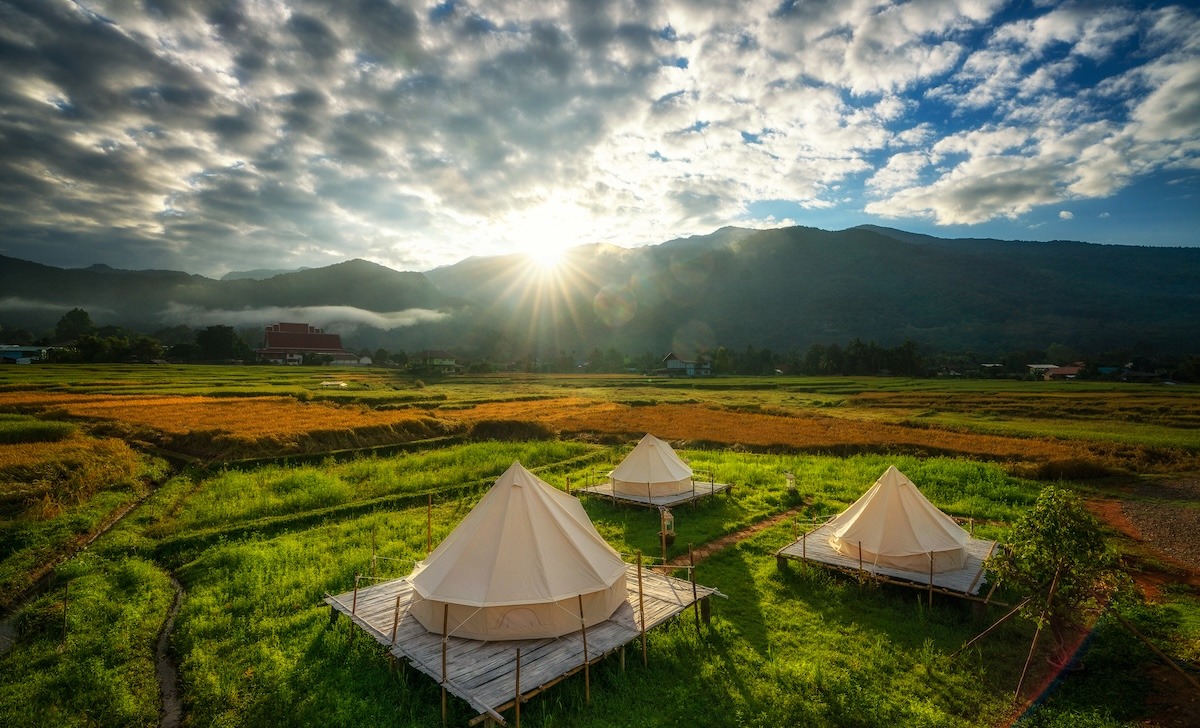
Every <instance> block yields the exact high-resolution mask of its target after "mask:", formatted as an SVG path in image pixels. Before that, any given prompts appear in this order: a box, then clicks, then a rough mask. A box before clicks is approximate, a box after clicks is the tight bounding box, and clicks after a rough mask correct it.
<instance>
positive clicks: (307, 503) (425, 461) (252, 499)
mask: <svg viewBox="0 0 1200 728" xmlns="http://www.w3.org/2000/svg"><path fill="white" fill-rule="evenodd" d="M592 449H594V446H589V445H586V444H584V443H579V442H559V441H537V442H521V443H498V442H481V443H469V444H466V445H460V446H456V447H450V448H445V449H441V450H433V451H427V452H422V453H413V454H406V455H396V456H392V457H387V458H376V457H365V458H359V459H356V460H352V461H349V462H342V463H335V462H332V461H327V462H325V463H322V464H320V465H301V466H285V465H271V466H266V467H262V468H258V469H255V470H250V471H241V470H230V471H226V472H224V473H220V474H218V475H216V476H213V477H211V478H208V479H205V480H204V481H203V482H202V483H201V484H200V485H199V486H198V487H197V489H196V492H195V493H194V494H193V495H192V496H191V497H190V498H189V499H188V501H187V504H186V507H183V508H181V510H180V513H179V515H178V517H177V519H176V520H175V521H174V522H173V523H172V524H171V525H170V528H172V530H173V531H174V532H175V533H183V532H187V531H190V530H196V529H201V528H207V527H212V526H215V525H220V524H232V523H238V522H241V521H250V520H255V519H259V518H265V517H269V516H281V515H287V514H294V513H301V512H304V511H311V510H316V509H321V508H329V507H332V506H338V505H343V504H347V503H351V502H356V501H364V500H370V499H374V498H378V497H380V496H384V495H393V494H399V493H422V492H426V491H433V490H438V489H441V488H447V487H453V486H460V485H463V484H466V483H470V482H473V481H479V480H488V479H493V478H496V477H498V476H499V475H500V474H501V473H503V472H504V471H505V470H506V469H507V468H508V466H509V465H511V464H512V462H513V461H514V460H520V461H521V462H522V463H523V464H524V465H525V466H526V467H529V468H539V467H543V466H545V465H549V464H551V463H555V462H558V461H562V460H567V459H570V458H574V457H578V456H580V455H583V454H585V453H587V452H590V451H591V450H592ZM162 535H167V534H166V532H165V530H164V531H163V532H162Z"/></svg>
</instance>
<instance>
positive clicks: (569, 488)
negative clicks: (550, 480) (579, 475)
mask: <svg viewBox="0 0 1200 728" xmlns="http://www.w3.org/2000/svg"><path fill="white" fill-rule="evenodd" d="M567 495H571V478H570V476H567Z"/></svg>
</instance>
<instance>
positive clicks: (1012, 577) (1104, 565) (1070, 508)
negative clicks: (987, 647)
mask: <svg viewBox="0 0 1200 728" xmlns="http://www.w3.org/2000/svg"><path fill="white" fill-rule="evenodd" d="M1113 564H1114V557H1113V554H1112V552H1111V551H1110V550H1109V549H1108V547H1107V545H1106V544H1105V543H1104V536H1103V533H1102V532H1101V529H1100V523H1099V522H1098V521H1097V520H1096V518H1095V517H1094V516H1093V515H1092V514H1091V513H1089V512H1088V510H1087V508H1086V507H1084V505H1083V502H1082V501H1081V500H1080V499H1079V497H1078V496H1076V495H1075V494H1074V493H1071V492H1070V491H1068V490H1065V489H1063V488H1057V487H1055V486H1049V487H1047V488H1045V489H1044V490H1042V492H1041V493H1040V494H1039V495H1038V498H1037V502H1036V503H1035V504H1034V506H1033V509H1032V510H1030V511H1028V512H1026V513H1025V514H1024V515H1022V516H1021V517H1020V518H1019V519H1017V522H1016V523H1014V524H1013V528H1012V531H1011V532H1010V533H1009V540H1008V545H1007V547H1006V548H1005V549H1004V551H1002V552H1001V553H1000V554H999V555H998V556H994V557H992V558H991V559H989V560H988V571H990V572H991V573H992V574H993V575H995V577H996V578H997V579H998V580H999V581H1000V583H1002V584H1006V585H1008V586H1011V587H1015V588H1017V589H1019V590H1021V591H1023V592H1024V593H1027V594H1031V595H1033V598H1032V599H1031V600H1030V601H1029V603H1028V604H1027V605H1026V606H1025V608H1024V609H1023V610H1022V614H1024V615H1025V616H1027V617H1030V618H1032V619H1034V620H1035V621H1038V622H1042V620H1043V619H1044V620H1045V622H1044V624H1043V626H1048V627H1049V629H1050V635H1051V638H1052V639H1053V640H1054V650H1053V653H1052V654H1053V659H1055V661H1056V662H1061V661H1062V660H1064V659H1066V658H1067V657H1068V655H1067V654H1066V653H1067V652H1068V651H1069V647H1068V645H1069V636H1070V633H1071V631H1072V629H1073V628H1075V627H1078V626H1080V625H1082V624H1083V623H1084V619H1083V618H1084V616H1085V615H1087V614H1088V613H1089V612H1092V611H1095V610H1096V609H1098V608H1099V607H1100V606H1101V605H1102V604H1104V603H1106V601H1107V597H1109V596H1111V595H1112V592H1113V591H1114V589H1115V585H1116V579H1117V573H1116V571H1115V569H1113ZM1051 590H1053V594H1051Z"/></svg>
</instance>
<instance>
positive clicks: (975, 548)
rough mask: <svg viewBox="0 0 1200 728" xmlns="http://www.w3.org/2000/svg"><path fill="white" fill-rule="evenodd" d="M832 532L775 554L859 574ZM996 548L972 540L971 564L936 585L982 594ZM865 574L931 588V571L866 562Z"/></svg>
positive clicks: (825, 529) (821, 531) (825, 528)
mask: <svg viewBox="0 0 1200 728" xmlns="http://www.w3.org/2000/svg"><path fill="white" fill-rule="evenodd" d="M831 529H832V526H830V525H829V524H823V525H821V526H819V527H818V528H816V529H814V530H812V531H810V532H808V534H807V535H806V536H805V537H804V538H802V539H801V540H799V541H794V542H793V543H790V544H788V545H787V546H784V547H783V548H781V549H780V550H779V551H777V552H776V554H775V555H776V557H782V558H787V559H794V560H796V561H814V562H816V563H819V564H825V565H827V566H832V567H834V568H837V569H841V570H843V571H849V572H854V573H857V572H858V571H859V562H858V559H857V558H853V557H849V556H845V555H843V554H842V553H840V552H838V550H837V549H835V548H834V547H833V546H831V545H830V543H829V536H830V531H831ZM995 548H996V542H995V541H986V540H983V539H978V538H972V539H970V540H968V541H967V561H966V564H965V565H964V566H963V568H961V569H958V570H956V571H943V572H941V573H936V574H934V575H933V586H934V587H936V588H938V589H941V590H944V591H947V592H956V593H960V594H968V595H976V594H979V591H980V589H981V588H982V587H983V583H984V580H983V578H982V575H983V562H984V560H986V559H987V557H988V556H990V555H991V553H992V552H993V550H994V549H995ZM862 571H863V572H866V573H868V574H870V575H871V576H879V577H886V578H888V579H894V580H897V581H904V582H911V583H912V585H913V586H918V587H928V585H929V572H923V573H922V572H916V571H903V570H900V569H894V568H890V567H886V566H875V565H873V564H871V563H869V562H865V561H864V562H863V564H862Z"/></svg>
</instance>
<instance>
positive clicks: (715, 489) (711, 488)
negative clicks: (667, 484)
mask: <svg viewBox="0 0 1200 728" xmlns="http://www.w3.org/2000/svg"><path fill="white" fill-rule="evenodd" d="M732 487H733V486H731V485H729V484H728V483H704V482H701V481H695V480H694V481H692V489H691V490H685V491H684V492H682V493H675V494H672V495H656V496H648V495H630V494H628V493H613V487H612V483H601V484H600V485H593V486H590V487H587V488H576V489H574V490H572V491H571V495H576V494H579V495H590V496H599V497H601V498H608V499H610V500H612V501H614V502H616V503H629V504H632V505H635V506H646V507H647V508H659V507H661V506H666V507H668V508H670V507H672V506H678V505H683V504H684V503H694V502H696V501H698V500H700V499H702V498H707V497H709V496H710V495H716V494H717V493H720V492H721V491H728V490H729V489H730V488H732Z"/></svg>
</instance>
